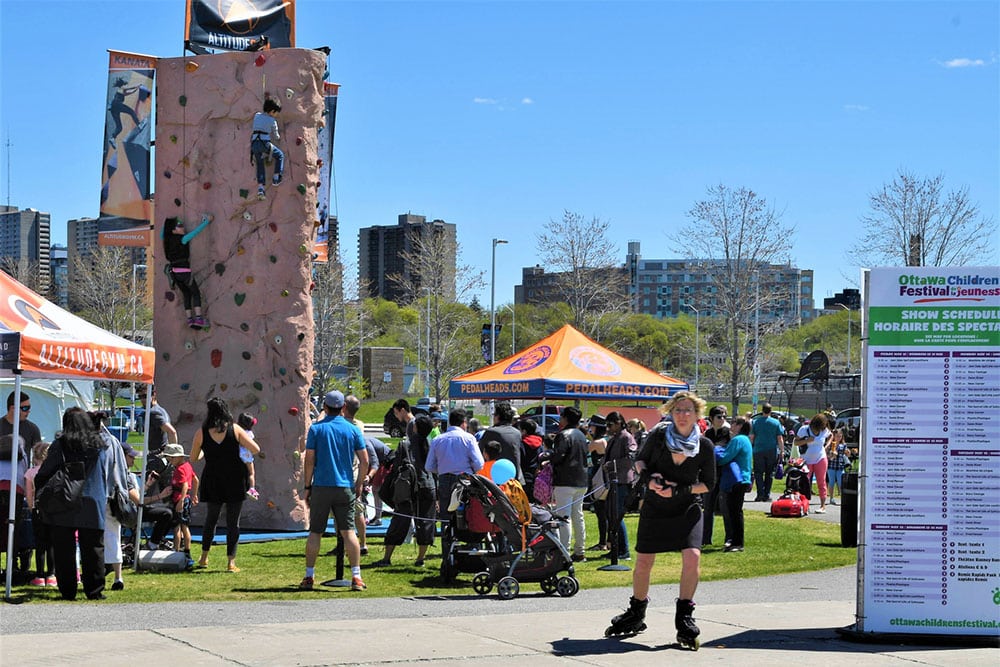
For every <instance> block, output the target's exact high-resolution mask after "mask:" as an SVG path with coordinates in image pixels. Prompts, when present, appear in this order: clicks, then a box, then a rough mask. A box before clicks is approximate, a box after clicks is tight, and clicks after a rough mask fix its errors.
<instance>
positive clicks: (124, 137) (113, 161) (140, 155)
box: [97, 51, 156, 247]
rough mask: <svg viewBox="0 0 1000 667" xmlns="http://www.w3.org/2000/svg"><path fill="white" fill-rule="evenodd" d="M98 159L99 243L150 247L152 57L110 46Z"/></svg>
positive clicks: (154, 67) (153, 67) (153, 66)
mask: <svg viewBox="0 0 1000 667" xmlns="http://www.w3.org/2000/svg"><path fill="white" fill-rule="evenodd" d="M108 53H109V64H108V94H107V102H106V110H107V114H106V117H105V125H104V147H103V150H102V164H101V208H100V211H101V215H100V218H99V220H98V226H97V228H98V243H99V244H100V245H122V246H142V247H145V246H148V245H149V221H150V219H151V218H152V212H153V211H152V208H153V199H152V197H151V195H150V190H151V189H152V188H151V182H150V177H151V174H150V145H151V139H152V136H151V135H152V131H153V128H152V118H151V114H152V111H153V79H154V76H155V73H156V58H153V57H151V56H143V55H139V54H135V53H123V52H120V51H109V52H108Z"/></svg>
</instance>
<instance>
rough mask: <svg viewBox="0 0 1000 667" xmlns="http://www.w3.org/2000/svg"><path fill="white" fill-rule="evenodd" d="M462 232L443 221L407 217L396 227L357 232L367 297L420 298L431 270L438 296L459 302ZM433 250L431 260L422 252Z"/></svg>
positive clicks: (418, 216)
mask: <svg viewBox="0 0 1000 667" xmlns="http://www.w3.org/2000/svg"><path fill="white" fill-rule="evenodd" d="M457 247H458V246H457V234H456V231H455V225H453V224H450V223H447V222H445V221H443V220H433V221H431V222H427V218H426V217H425V216H423V215H413V214H411V213H404V214H402V215H400V216H399V221H398V223H397V224H396V225H394V226H393V225H384V226H375V227H362V228H361V230H360V231H359V232H358V276H359V279H360V282H361V289H362V293H363V294H366V295H367V296H370V297H382V298H383V299H386V300H387V301H395V302H397V303H405V302H408V301H410V300H412V299H413V298H415V297H418V296H419V295H420V294H421V291H422V289H423V288H424V287H425V284H424V283H426V282H427V278H426V275H425V274H424V272H423V271H422V270H421V268H423V269H429V270H430V271H431V272H432V273H433V274H434V275H435V277H436V278H438V277H439V278H440V285H439V286H438V287H437V288H436V293H437V294H438V295H439V296H442V297H445V298H449V299H454V298H455V271H456V264H455V262H456V250H457ZM421 251H424V252H425V253H426V252H428V251H431V252H433V254H434V257H433V258H427V259H431V261H427V259H422V258H421V257H420V256H419V253H420V252H421Z"/></svg>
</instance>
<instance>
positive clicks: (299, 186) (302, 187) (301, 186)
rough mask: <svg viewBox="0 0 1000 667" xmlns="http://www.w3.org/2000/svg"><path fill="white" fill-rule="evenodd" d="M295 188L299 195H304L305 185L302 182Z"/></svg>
mask: <svg viewBox="0 0 1000 667" xmlns="http://www.w3.org/2000/svg"><path fill="white" fill-rule="evenodd" d="M295 189H296V190H298V191H299V194H300V195H304V194H305V193H306V186H304V185H303V184H302V183H299V185H298V187H297V188H295Z"/></svg>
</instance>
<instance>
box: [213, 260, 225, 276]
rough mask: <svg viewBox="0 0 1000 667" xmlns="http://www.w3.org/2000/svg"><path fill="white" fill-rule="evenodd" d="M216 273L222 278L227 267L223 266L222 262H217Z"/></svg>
mask: <svg viewBox="0 0 1000 667" xmlns="http://www.w3.org/2000/svg"><path fill="white" fill-rule="evenodd" d="M215 272H216V273H217V274H219V275H220V276H221V275H222V274H223V273H225V272H226V265H225V264H223V263H222V262H217V263H216V264H215Z"/></svg>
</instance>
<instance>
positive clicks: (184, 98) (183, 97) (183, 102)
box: [177, 95, 188, 107]
mask: <svg viewBox="0 0 1000 667" xmlns="http://www.w3.org/2000/svg"><path fill="white" fill-rule="evenodd" d="M177 102H178V104H180V105H181V106H182V107H186V106H187V103H188V98H187V95H181V96H180V97H178V98H177Z"/></svg>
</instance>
